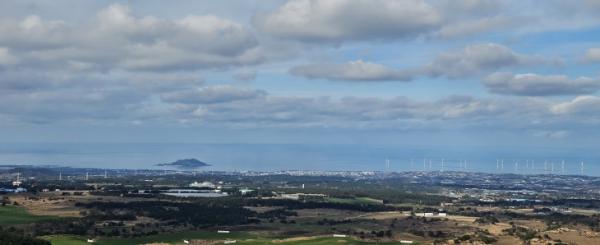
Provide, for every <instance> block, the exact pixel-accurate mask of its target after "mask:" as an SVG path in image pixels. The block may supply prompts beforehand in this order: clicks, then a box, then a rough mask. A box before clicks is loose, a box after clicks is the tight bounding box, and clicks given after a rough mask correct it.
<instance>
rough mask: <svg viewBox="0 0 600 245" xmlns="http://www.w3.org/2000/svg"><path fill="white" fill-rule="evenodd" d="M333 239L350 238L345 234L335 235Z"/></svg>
mask: <svg viewBox="0 0 600 245" xmlns="http://www.w3.org/2000/svg"><path fill="white" fill-rule="evenodd" d="M333 237H336V238H345V237H348V236H347V235H344V234H333Z"/></svg>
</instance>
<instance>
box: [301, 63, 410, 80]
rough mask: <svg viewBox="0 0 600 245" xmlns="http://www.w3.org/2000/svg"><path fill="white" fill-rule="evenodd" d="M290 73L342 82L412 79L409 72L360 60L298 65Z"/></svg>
mask: <svg viewBox="0 0 600 245" xmlns="http://www.w3.org/2000/svg"><path fill="white" fill-rule="evenodd" d="M290 73H291V74H293V75H296V76H302V77H306V78H309V79H328V80H342V81H409V80H411V79H412V74H411V72H409V71H403V70H398V69H394V68H390V67H388V66H385V65H381V64H377V63H371V62H365V61H362V60H356V61H351V62H347V63H343V64H332V63H329V64H308V65H300V66H296V67H293V68H292V69H290Z"/></svg>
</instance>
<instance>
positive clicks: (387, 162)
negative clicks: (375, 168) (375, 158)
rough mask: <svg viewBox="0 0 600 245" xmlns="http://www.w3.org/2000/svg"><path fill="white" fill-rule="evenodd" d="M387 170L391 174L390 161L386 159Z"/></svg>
mask: <svg viewBox="0 0 600 245" xmlns="http://www.w3.org/2000/svg"><path fill="white" fill-rule="evenodd" d="M385 169H386V170H387V171H388V172H389V171H390V159H389V158H386V159H385Z"/></svg>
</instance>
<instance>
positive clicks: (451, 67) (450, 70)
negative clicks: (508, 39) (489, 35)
mask: <svg viewBox="0 0 600 245" xmlns="http://www.w3.org/2000/svg"><path fill="white" fill-rule="evenodd" d="M560 63H561V62H560V61H559V60H555V59H549V58H544V57H540V56H535V55H525V54H520V53H517V52H514V51H512V50H511V49H510V48H508V47H506V46H503V45H500V44H495V43H483V44H473V45H468V46H466V47H465V48H464V49H462V50H460V51H453V52H447V53H443V54H441V55H440V56H438V57H436V58H435V59H434V61H433V62H432V63H430V64H428V65H426V66H425V67H424V68H423V72H424V73H425V74H428V75H430V76H445V77H448V78H451V79H456V78H464V77H468V76H473V75H477V74H481V73H483V72H486V71H487V72H489V71H495V70H499V69H501V68H506V67H519V66H531V65H540V64H552V65H556V64H560Z"/></svg>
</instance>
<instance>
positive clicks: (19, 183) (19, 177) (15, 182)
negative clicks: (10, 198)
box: [12, 173, 22, 186]
mask: <svg viewBox="0 0 600 245" xmlns="http://www.w3.org/2000/svg"><path fill="white" fill-rule="evenodd" d="M21 184H22V182H21V173H17V180H15V181H13V182H12V185H13V186H20V185H21Z"/></svg>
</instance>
